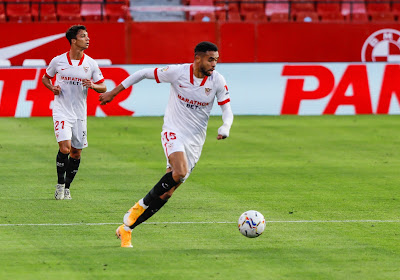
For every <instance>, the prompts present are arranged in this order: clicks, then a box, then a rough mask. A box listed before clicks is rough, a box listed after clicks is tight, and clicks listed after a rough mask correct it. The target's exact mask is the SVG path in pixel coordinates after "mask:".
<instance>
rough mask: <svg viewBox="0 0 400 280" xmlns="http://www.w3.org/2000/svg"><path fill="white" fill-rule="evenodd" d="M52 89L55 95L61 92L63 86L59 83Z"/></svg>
mask: <svg viewBox="0 0 400 280" xmlns="http://www.w3.org/2000/svg"><path fill="white" fill-rule="evenodd" d="M51 91H52V92H53V93H54V95H59V94H60V93H61V87H60V86H59V85H56V86H53V88H52V90H51Z"/></svg>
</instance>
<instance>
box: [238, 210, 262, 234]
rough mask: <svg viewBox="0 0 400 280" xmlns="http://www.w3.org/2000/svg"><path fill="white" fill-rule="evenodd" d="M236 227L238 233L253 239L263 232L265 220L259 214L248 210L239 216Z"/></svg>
mask: <svg viewBox="0 0 400 280" xmlns="http://www.w3.org/2000/svg"><path fill="white" fill-rule="evenodd" d="M238 227H239V231H240V233H241V234H243V235H244V236H246V237H249V238H255V237H258V236H260V235H261V234H262V233H263V232H264V229H265V218H264V216H263V214H261V213H260V212H258V211H255V210H249V211H246V212H244V213H243V214H242V215H240V217H239V221H238Z"/></svg>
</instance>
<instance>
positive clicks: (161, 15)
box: [130, 0, 187, 21]
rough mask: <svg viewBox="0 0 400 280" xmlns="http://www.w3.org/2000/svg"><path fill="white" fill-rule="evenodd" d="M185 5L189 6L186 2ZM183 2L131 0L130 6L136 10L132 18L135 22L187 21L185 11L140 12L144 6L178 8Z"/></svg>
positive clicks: (173, 0) (171, 0) (175, 0)
mask: <svg viewBox="0 0 400 280" xmlns="http://www.w3.org/2000/svg"><path fill="white" fill-rule="evenodd" d="M185 4H187V3H186V2H185ZM178 5H181V0H131V2H130V6H131V7H133V8H136V10H135V9H134V10H132V13H131V14H132V17H133V19H134V20H135V21H185V20H186V13H185V12H184V11H168V12H167V11H162V10H161V11H140V8H141V7H143V6H155V7H156V6H163V7H168V6H178Z"/></svg>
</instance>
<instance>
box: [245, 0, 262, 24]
mask: <svg viewBox="0 0 400 280" xmlns="http://www.w3.org/2000/svg"><path fill="white" fill-rule="evenodd" d="M240 14H241V15H242V17H243V19H244V20H251V21H255V20H256V21H259V20H266V19H267V17H266V15H265V6H264V3H262V2H260V1H257V0H242V2H241V3H240Z"/></svg>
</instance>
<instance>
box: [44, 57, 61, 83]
mask: <svg viewBox="0 0 400 280" xmlns="http://www.w3.org/2000/svg"><path fill="white" fill-rule="evenodd" d="M57 63H58V57H55V58H53V59H52V60H51V61H50V63H49V66H47V69H46V72H45V75H46V77H47V78H49V79H53V78H54V76H55V75H56V74H57Z"/></svg>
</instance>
